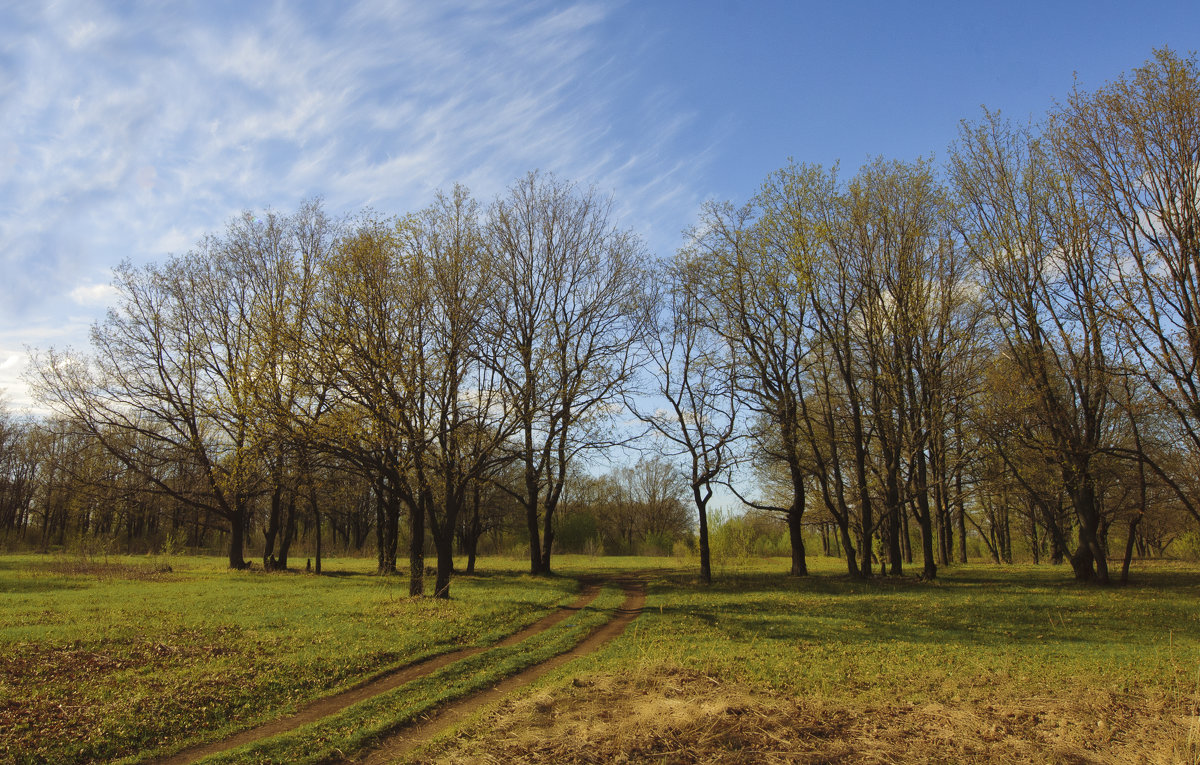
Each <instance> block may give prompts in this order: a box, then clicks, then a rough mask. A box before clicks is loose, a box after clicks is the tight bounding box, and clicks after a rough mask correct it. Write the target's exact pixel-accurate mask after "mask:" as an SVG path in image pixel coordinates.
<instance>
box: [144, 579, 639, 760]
mask: <svg viewBox="0 0 1200 765" xmlns="http://www.w3.org/2000/svg"><path fill="white" fill-rule="evenodd" d="M612 581H614V582H617V583H619V584H620V585H621V586H622V588H623V589H624V590H625V601H624V603H623V604H622V606H621V607H620V609H618V611H617V614H616V616H615V617H614V618H613V619H612V620H610V621H609V622H607V623H605V624H604V625H603V626H601V627H600V628H598V629H597V630H596V631H594V632H592V634H591V635H589V636H588V637H587V638H585V639H584V640H583V641H582V642H581V643H579V644H578V645H576V646H575V648H573V649H571V650H570V651H568V652H567V653H564V654H560V655H559V656H556V657H554V658H553V659H550V660H548V661H546V662H543V663H541V664H537V665H534V666H533V667H530V668H528V669H526V670H524V671H522V672H520V673H518V674H516V675H513V676H511V677H509V678H507V679H505V680H504V681H502V682H501V683H500V684H499V685H497V686H496V687H494V688H492V689H490V690H487V691H482V692H480V693H477V694H474V695H471V696H468V697H466V698H463V699H460V700H458V701H456V702H453V703H451V704H449V705H448V706H445V707H442V708H440V709H438V710H435V711H434V712H433V714H432V715H431V716H430V717H428V718H425V719H423V720H421V721H418V722H416V723H414V724H412V725H409V726H406V727H405V728H402V729H400V730H399V731H397V732H396V733H394V734H393V735H392V736H390V737H389V738H388V739H386V740H385V741H384V742H383V743H382V744H381V745H380V746H379V747H378V748H377V749H375V750H373V751H372V752H370V753H368V754H365V755H363V756H361V757H359V758H357V760H358V761H361V760H362V759H363V757H366V758H369V759H367V760H366V761H368V762H387V761H390V760H392V759H395V758H397V757H400V756H403V755H404V754H405V753H407V752H409V751H411V750H412V749H414V748H415V747H416V746H419V745H420V744H421V743H424V742H426V741H428V740H429V739H431V738H432V737H433V736H435V735H437V734H438V733H439V732H441V731H442V730H444V729H445V728H447V727H449V726H451V725H453V724H454V723H455V722H457V721H458V720H460V719H462V718H463V717H465V716H466V715H469V714H471V713H472V712H474V711H475V710H476V709H479V708H480V707H482V706H485V705H487V704H489V703H491V702H492V701H494V700H495V699H497V698H499V697H501V696H503V695H504V694H505V693H508V692H510V691H512V690H514V689H516V688H519V687H521V686H522V685H525V684H527V683H530V682H532V681H533V680H535V679H537V678H538V677H541V676H542V675H543V674H545V673H546V672H549V671H550V670H551V669H554V668H555V667H558V666H561V665H562V664H565V663H566V662H568V661H570V660H571V659H573V658H578V657H579V656H583V655H585V654H587V653H589V652H590V651H594V650H595V649H596V648H598V647H600V646H601V645H603V644H604V643H605V642H607V641H608V640H611V639H612V638H614V637H616V636H617V635H619V634H621V633H622V632H624V630H625V627H626V626H627V625H628V624H629V622H631V621H633V619H634V618H635V617H636V616H637V614H638V613H640V611H641V607H642V604H643V602H644V600H645V594H644V589H643V587H642V585H641V582H640V581H639V580H637V579H636V578H635V577H625V578H620V579H614V580H612ZM581 582H582V583H583V588H582V590H581V592H580V595H579V597H578V598H577V599H576V600H575V601H574V602H572V603H570V604H569V605H566V606H562V607H560V608H559V609H558V610H557V611H555V612H554V613H551V614H550V615H548V616H546V617H544V618H542V619H540V620H539V621H537V622H534V623H533V624H531V625H529V626H528V627H526V628H525V629H523V630H520V631H519V632H516V633H513V634H512V635H509V636H508V637H506V638H504V639H503V640H500V641H499V642H497V643H493V644H491V645H487V646H476V647H472V648H463V649H460V650H457V651H451V652H449V653H444V654H441V655H438V656H434V657H431V658H429V659H426V660H423V661H420V662H416V663H413V664H409V665H406V666H403V667H399V668H397V669H394V670H391V671H389V672H387V673H385V674H383V675H379V676H377V677H374V678H372V679H370V680H368V681H366V682H364V683H362V684H360V685H358V686H355V687H353V688H351V689H349V690H346V691H343V692H342V693H339V694H336V695H334V696H328V697H326V698H323V699H319V700H317V701H315V702H313V703H312V704H309V705H308V706H306V707H304V708H303V709H301V710H299V711H298V712H296V713H295V714H293V715H289V716H287V717H283V718H280V719H278V720H274V721H272V722H269V723H265V724H263V725H260V726H257V727H255V728H251V729H249V730H246V731H242V732H241V733H237V734H235V735H233V736H230V737H228V738H225V739H222V740H220V741H213V742H210V743H207V744H200V745H197V746H193V747H189V748H187V749H184V750H182V751H180V752H177V753H176V754H174V755H172V756H170V757H167V758H163V759H160V760H156V761H155V762H157V763H159V764H160V765H187V764H188V763H193V762H196V761H197V760H200V759H202V758H204V757H207V756H209V755H212V754H216V753H218V752H224V751H228V750H230V749H233V748H235V747H238V746H242V745H243V744H248V743H251V742H253V741H258V740H260V739H265V738H269V737H271V736H275V735H278V734H280V733H285V732H287V731H290V730H294V729H296V728H299V727H300V726H302V725H306V724H308V723H312V722H316V721H317V720H320V719H322V718H324V717H328V716H329V715H333V714H336V713H338V712H340V711H342V710H344V709H346V708H347V707H350V706H352V705H354V704H357V703H359V702H362V701H365V700H367V699H370V698H373V697H375V696H378V695H379V694H382V693H386V692H388V691H390V690H393V689H395V688H398V687H399V686H401V685H404V684H405V683H408V682H411V681H413V680H416V679H417V678H420V677H424V676H426V675H429V674H431V673H432V672H435V671H436V670H438V669H441V668H442V667H445V666H448V665H450V664H453V663H454V662H457V661H461V660H463V659H466V658H468V657H470V656H474V655H476V654H478V653H482V652H483V651H487V650H491V649H493V648H500V647H505V646H511V645H516V644H517V643H520V642H522V641H524V640H526V639H528V638H530V637H532V636H534V635H536V634H538V633H540V632H544V631H545V630H548V629H550V628H551V627H553V626H554V625H556V624H558V623H559V622H561V621H563V620H564V619H567V618H569V617H570V616H572V615H573V614H575V613H576V612H578V611H579V610H581V609H583V608H584V607H586V606H587V605H588V604H589V603H591V602H592V601H593V600H595V598H596V596H597V595H599V593H600V589H601V586H602V584H603V582H602V581H601V580H599V579H596V578H593V577H587V578H583V579H581Z"/></svg>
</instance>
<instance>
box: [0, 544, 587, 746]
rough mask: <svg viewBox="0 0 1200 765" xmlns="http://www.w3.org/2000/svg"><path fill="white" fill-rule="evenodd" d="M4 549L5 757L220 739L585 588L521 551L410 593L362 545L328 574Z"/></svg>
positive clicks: (0, 653) (478, 639)
mask: <svg viewBox="0 0 1200 765" xmlns="http://www.w3.org/2000/svg"><path fill="white" fill-rule="evenodd" d="M171 566H172V569H173V570H172V571H171V572H169V573H165V572H163V573H156V572H155V566H154V563H153V561H148V560H145V559H140V560H139V559H137V558H114V559H110V561H109V562H108V564H107V565H102V566H95V565H91V566H89V567H82V570H83V571H85V573H75V572H77V571H80V570H81V567H77V566H74V565H73V563H72V561H69V560H64V559H57V558H46V557H45V556H33V555H26V556H4V557H0V760H3V761H6V762H54V763H73V762H95V761H106V760H115V759H119V758H122V757H128V756H133V755H137V754H139V753H145V752H152V751H156V750H171V749H177V748H179V746H181V745H182V744H184V743H195V742H196V741H198V740H201V739H211V738H213V737H218V736H220V735H224V734H226V733H230V732H233V731H235V730H240V729H244V728H247V727H250V726H252V725H254V724H257V723H260V722H263V721H266V720H269V719H272V718H274V717H278V716H279V715H281V714H284V713H287V712H289V711H293V710H294V709H296V708H297V706H299V705H300V704H302V703H304V702H306V701H309V700H311V699H314V698H317V697H320V696H324V695H329V694H331V693H334V692H337V691H339V690H342V689H344V688H346V687H348V686H350V685H353V684H355V683H356V682H359V681H361V680H363V679H365V678H368V677H370V676H374V675H376V674H378V673H379V672H381V671H384V670H387V669H389V668H391V667H395V666H398V665H402V664H407V663H409V662H411V661H415V660H417V659H420V658H424V657H426V656H430V655H434V654H437V653H442V652H445V651H447V650H451V649H454V648H457V647H461V646H466V645H484V644H489V643H492V642H495V641H496V640H498V639H499V638H500V637H502V636H504V635H507V634H510V633H512V632H514V631H516V630H518V629H520V628H521V627H523V626H525V625H527V624H530V623H532V622H534V621H536V620H537V619H538V618H540V617H541V616H543V615H544V614H546V613H548V612H549V610H550V609H551V608H552V607H554V606H555V605H557V604H559V603H562V602H565V601H566V600H568V599H569V597H570V595H571V593H573V592H575V591H576V590H577V585H576V583H575V582H574V581H573V580H571V579H566V578H553V579H534V578H531V577H529V576H526V575H522V574H520V573H518V572H519V570H520V567H521V564H520V562H517V561H488V563H487V567H488V570H489V571H490V572H493V573H490V574H488V575H485V576H477V577H459V578H457V579H456V580H455V582H454V589H453V594H454V596H455V597H454V599H453V600H451V601H449V602H446V601H437V600H433V599H411V598H409V597H408V596H407V586H408V585H407V580H406V579H405V578H403V577H385V578H381V577H377V576H372V575H370V571H371V569H372V562H371V561H369V560H353V559H342V560H331V561H329V562H328V563H327V568H326V570H327V571H328V572H331V575H328V576H321V577H316V576H307V575H303V574H283V573H280V574H266V575H264V574H263V573H262V572H257V573H255V572H231V571H228V570H227V569H225V568H224V566H223V564H222V562H221V561H219V560H216V559H205V558H176V559H173V560H172V561H171Z"/></svg>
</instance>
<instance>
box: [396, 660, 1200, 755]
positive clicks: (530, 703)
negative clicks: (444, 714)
mask: <svg viewBox="0 0 1200 765" xmlns="http://www.w3.org/2000/svg"><path fill="white" fill-rule="evenodd" d="M1191 724H1192V722H1191V720H1188V719H1186V718H1179V717H1175V716H1173V715H1172V714H1170V711H1169V709H1168V707H1167V705H1165V704H1163V702H1162V700H1161V699H1153V698H1143V697H1135V696H1129V695H1124V696H1119V695H1115V694H1107V693H1106V694H1101V695H1099V696H1097V695H1094V694H1089V695H1087V696H1085V697H1081V698H1080V699H1072V698H1069V697H1057V696H1046V697H1029V698H1026V699H1022V700H1016V701H1006V702H997V703H992V704H982V705H981V704H973V703H970V702H963V703H961V704H958V705H952V706H951V705H944V704H940V703H926V704H921V705H917V704H910V703H899V704H893V705H885V706H867V707H860V708H850V707H846V706H842V705H837V704H832V703H829V702H822V701H819V700H813V699H809V700H805V699H795V698H784V697H780V696H771V695H764V694H763V693H761V692H755V691H754V690H752V689H750V688H747V687H743V686H739V685H736V684H730V683H725V682H721V681H719V680H718V679H716V678H713V677H710V676H708V675H705V674H702V673H699V672H696V671H693V670H686V669H683V668H678V667H673V668H665V669H658V670H653V671H647V672H643V673H635V674H632V675H631V674H598V675H593V676H591V677H585V678H576V679H574V681H573V682H571V683H569V684H566V685H559V686H557V687H552V688H549V689H543V690H541V691H540V692H538V693H536V694H535V695H532V696H527V697H525V698H522V699H519V700H516V701H512V702H509V703H506V704H505V705H503V706H502V707H500V708H499V709H497V710H495V711H494V712H492V713H490V714H488V715H486V716H485V717H484V718H483V719H481V720H478V721H476V722H475V723H474V724H473V725H471V726H470V727H468V728H465V729H463V730H462V731H460V732H459V733H458V735H457V737H456V738H454V739H453V740H451V741H448V742H445V743H443V744H441V746H440V747H439V748H438V749H437V750H435V751H433V752H430V753H427V754H426V755H425V756H424V757H421V758H420V759H421V761H428V762H437V763H454V764H455V765H457V764H459V763H588V764H591V763H643V762H654V763H664V764H668V763H669V764H672V765H684V764H687V763H747V764H749V763H764V764H768V765H769V764H772V763H805V764H806V765H816V764H817V763H896V762H943V763H997V764H999V763H1031V764H1033V763H1038V764H1042V763H1061V764H1062V765H1084V763H1087V764H1089V765H1090V764H1095V765H1100V764H1101V763H1103V764H1106V765H1107V764H1108V763H1112V764H1114V765H1115V764H1116V763H1135V762H1144V763H1163V764H1166V763H1185V762H1191V761H1192V760H1191V759H1190V756H1191V753H1189V752H1188V751H1187V749H1186V748H1181V747H1180V745H1178V744H1177V743H1174V742H1179V741H1181V740H1185V739H1186V738H1187V727H1188V726H1189V725H1191ZM1185 746H1186V745H1185Z"/></svg>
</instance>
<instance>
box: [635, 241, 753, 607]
mask: <svg viewBox="0 0 1200 765" xmlns="http://www.w3.org/2000/svg"><path fill="white" fill-rule="evenodd" d="M704 269H705V263H704V262H703V261H702V260H698V259H696V258H693V257H689V255H688V254H687V253H686V252H684V253H680V255H679V257H677V258H676V260H675V262H674V263H672V264H671V265H670V266H668V267H667V268H665V269H664V272H663V274H662V279H663V280H664V282H665V283H666V288H665V290H664V294H663V295H662V296H661V297H662V298H663V304H662V305H661V307H656V308H655V309H654V310H653V324H652V326H651V330H650V331H649V332H647V333H646V340H645V341H646V346H647V349H646V357H647V360H648V364H647V367H646V369H647V372H648V376H649V378H650V381H651V384H650V385H648V386H647V387H646V390H645V393H647V394H649V395H650V396H651V397H652V398H651V399H650V401H651V402H654V401H661V402H665V403H666V406H667V408H656V409H654V410H653V411H650V410H649V409H648V407H646V406H645V405H643V404H639V403H638V401H637V400H636V399H634V398H630V399H628V400H627V401H626V405H627V406H628V407H629V408H630V410H631V411H633V412H634V414H635V415H636V416H637V417H638V418H639V419H640V420H641V421H642V422H644V423H646V424H647V425H649V426H650V428H651V429H652V431H653V432H654V433H655V434H657V436H658V437H659V438H660V439H661V440H662V441H664V442H665V443H666V444H667V445H668V446H667V448H668V451H667V454H668V455H669V456H672V457H679V458H681V459H682V460H683V461H684V463H685V467H684V471H685V475H686V476H687V482H688V487H689V489H690V493H691V495H692V501H693V503H694V505H695V508H696V513H697V517H698V520H699V547H700V579H701V580H702V581H703V582H704V583H705V584H711V583H712V558H711V553H710V550H709V543H708V503H709V501H710V500H711V499H712V496H713V487H714V485H715V484H716V483H717V482H718V480H719V479H720V478H721V477H722V475H723V474H724V472H725V471H726V470H727V469H728V467H729V463H730V461H731V459H732V457H733V454H732V449H733V446H734V443H735V441H736V440H737V438H738V434H737V429H736V424H737V411H738V398H737V392H736V388H735V381H734V360H733V358H732V356H731V353H730V350H731V349H730V348H729V346H728V344H727V343H725V342H724V341H723V340H722V338H721V336H720V335H719V334H717V333H715V332H713V331H712V329H711V327H709V326H708V324H707V323H706V322H705V316H706V309H705V307H704V306H703V300H704V292H703V287H702V280H703V278H704Z"/></svg>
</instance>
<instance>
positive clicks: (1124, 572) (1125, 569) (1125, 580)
mask: <svg viewBox="0 0 1200 765" xmlns="http://www.w3.org/2000/svg"><path fill="white" fill-rule="evenodd" d="M1141 520H1142V513H1141V512H1139V513H1138V514H1137V515H1135V516H1133V518H1131V519H1130V521H1129V538H1128V539H1126V540H1125V559H1124V560H1122V561H1121V584H1129V564H1130V563H1131V562H1132V561H1133V545H1134V542H1135V541H1136V540H1137V527H1138V524H1139V523H1141Z"/></svg>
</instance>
